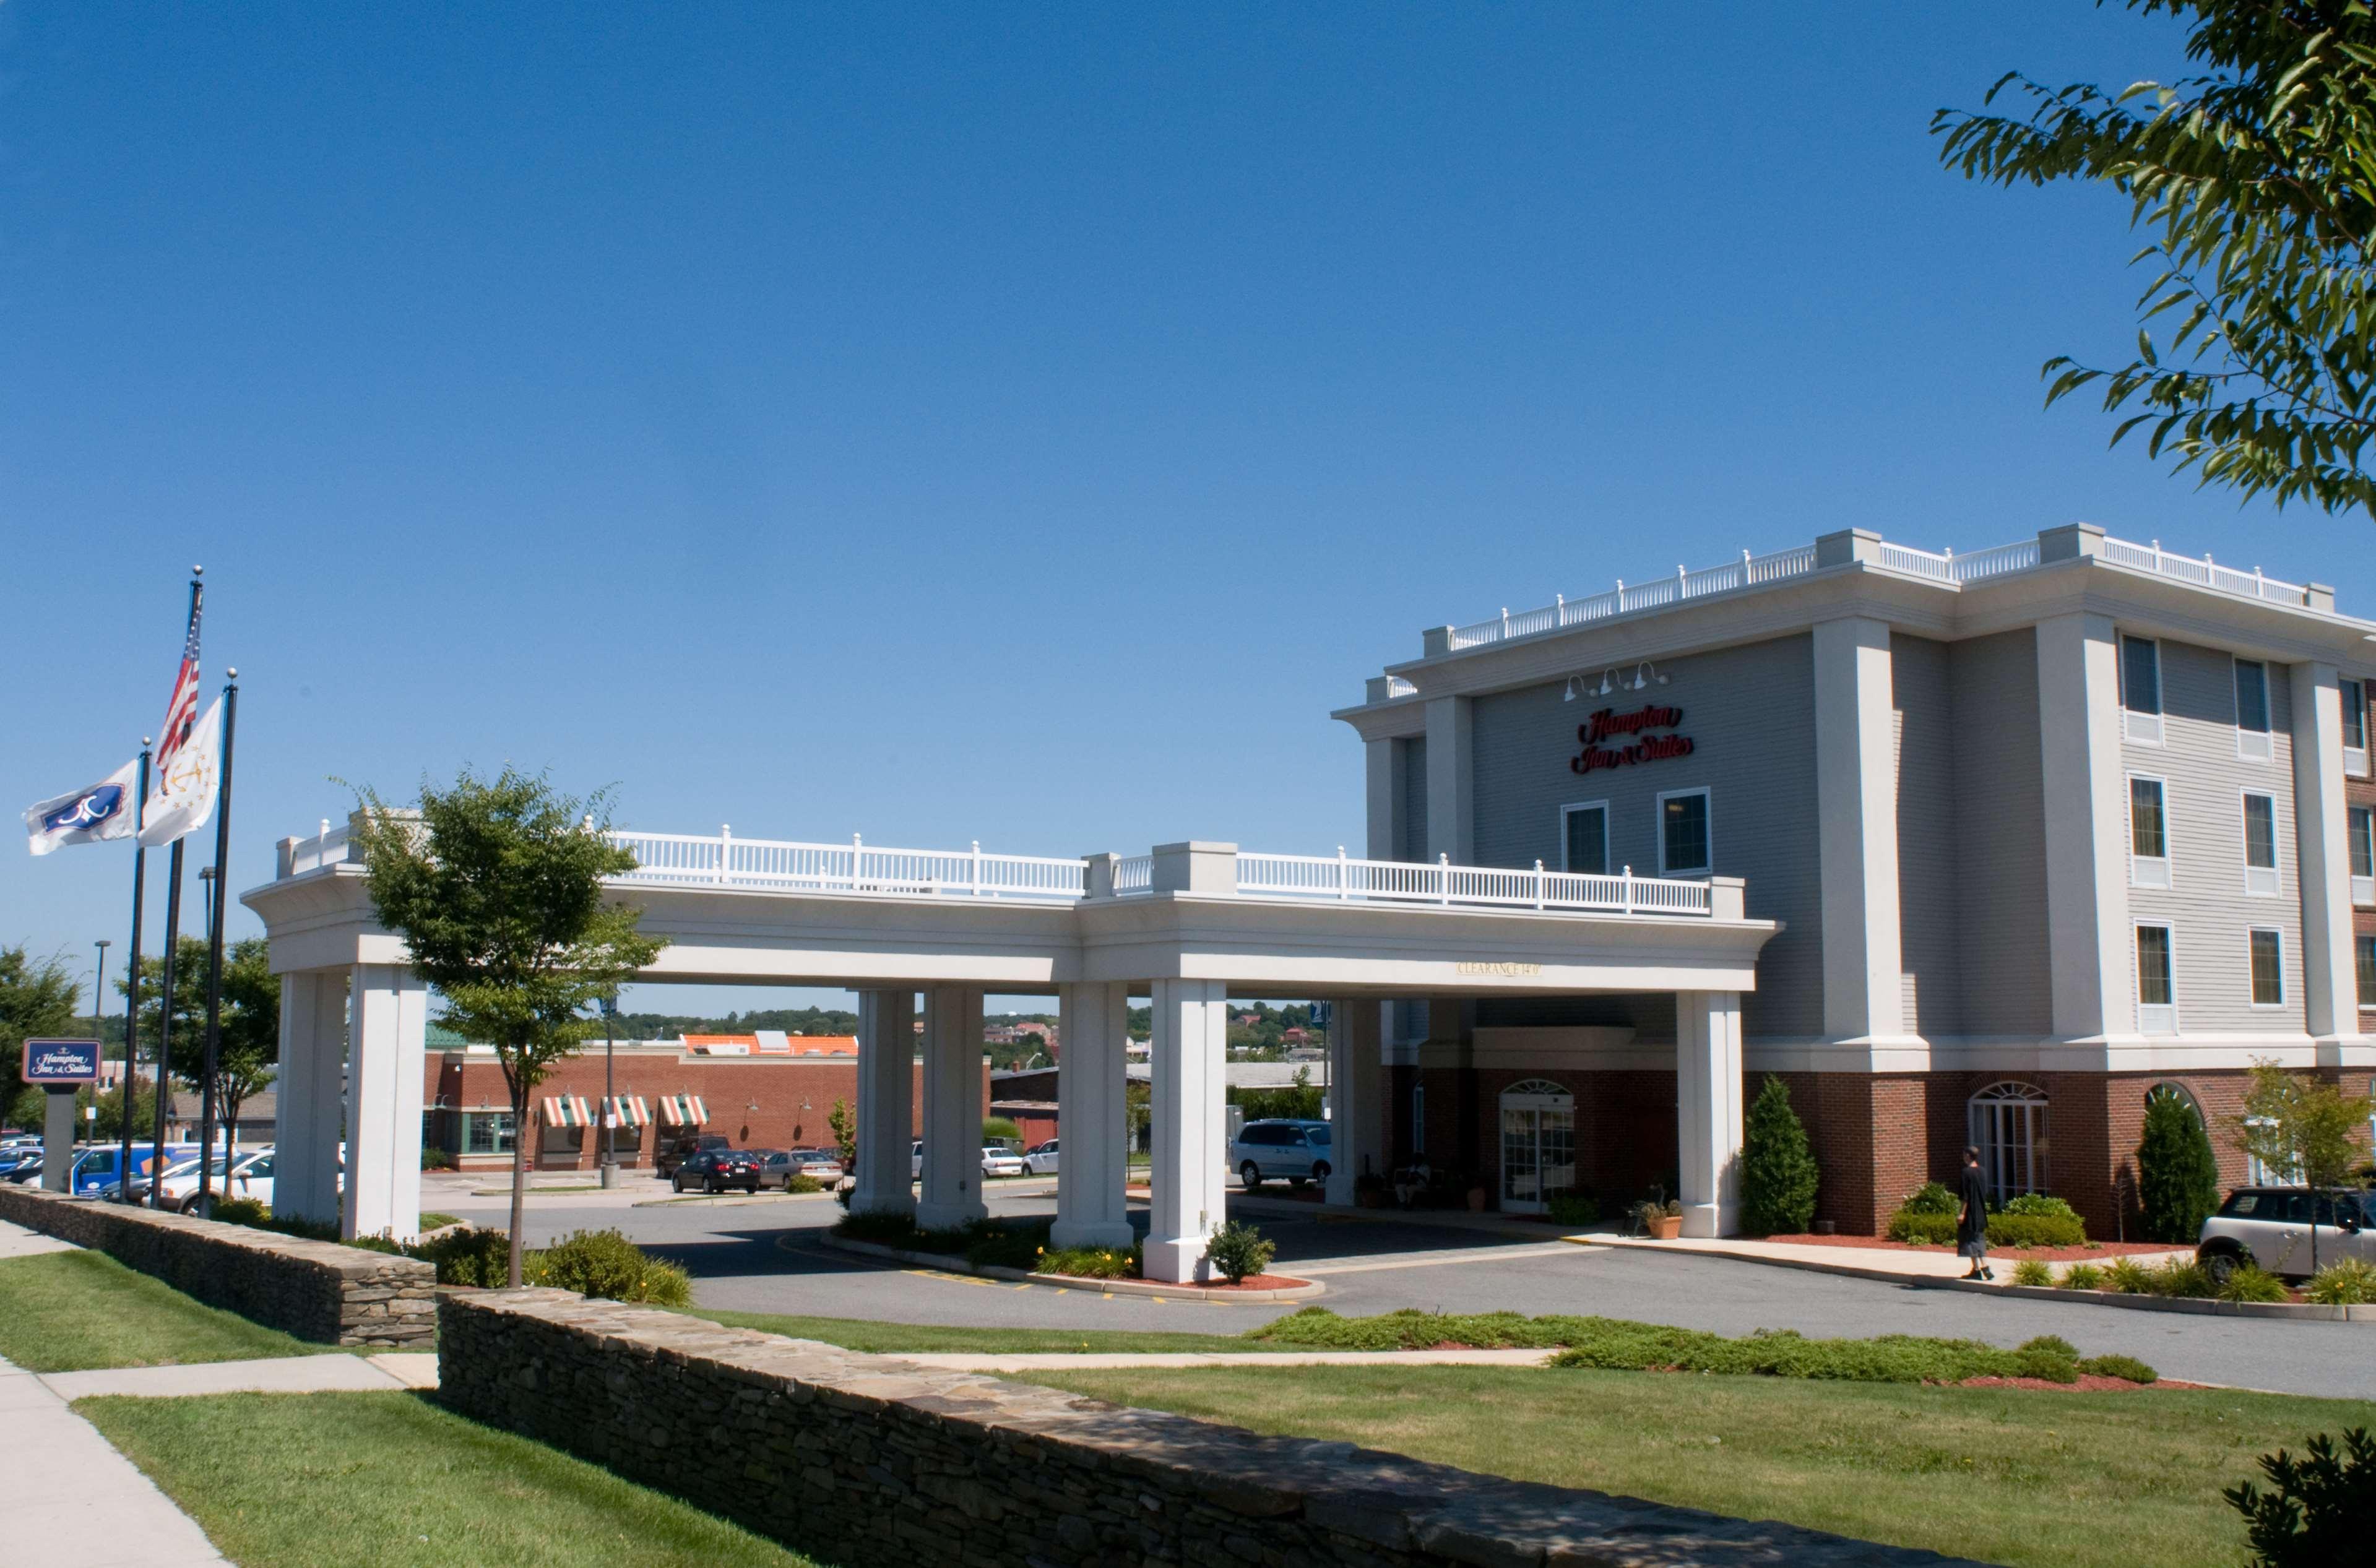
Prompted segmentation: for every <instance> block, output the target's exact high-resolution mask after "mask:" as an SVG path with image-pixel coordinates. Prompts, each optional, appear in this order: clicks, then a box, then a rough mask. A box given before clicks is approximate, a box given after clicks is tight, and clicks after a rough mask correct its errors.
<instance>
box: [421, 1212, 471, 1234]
mask: <svg viewBox="0 0 2376 1568" xmlns="http://www.w3.org/2000/svg"><path fill="white" fill-rule="evenodd" d="M461 1223H462V1217H461V1216H460V1215H458V1214H441V1213H439V1212H438V1211H437V1210H435V1209H434V1208H433V1209H429V1210H427V1211H425V1212H424V1213H423V1214H422V1217H421V1228H422V1229H423V1230H443V1229H446V1227H447V1226H448V1225H459V1224H461Z"/></svg>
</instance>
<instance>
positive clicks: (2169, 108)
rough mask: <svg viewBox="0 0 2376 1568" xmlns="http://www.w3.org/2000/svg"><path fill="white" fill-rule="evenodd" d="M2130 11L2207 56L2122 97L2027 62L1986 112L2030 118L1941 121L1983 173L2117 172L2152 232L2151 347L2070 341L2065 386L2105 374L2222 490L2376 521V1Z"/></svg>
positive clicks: (2060, 376)
mask: <svg viewBox="0 0 2376 1568" xmlns="http://www.w3.org/2000/svg"><path fill="white" fill-rule="evenodd" d="M2126 4H2127V5H2128V6H2129V7H2130V8H2131V9H2132V10H2136V11H2142V12H2145V13H2147V14H2152V13H2156V12H2168V13H2169V14H2170V15H2171V16H2173V17H2178V18H2188V26H2189V31H2188V35H2187V44H2186V52H2187V56H2188V58H2189V59H2191V60H2193V61H2197V62H2200V63H2203V64H2204V65H2207V66H2208V67H2209V68H2208V69H2207V70H2206V71H2205V72H2204V74H2202V75H2199V76H2192V77H2183V78H2181V79H2179V80H2176V81H2172V82H2167V83H2164V82H2156V81H2140V82H2136V83H2133V84H2132V85H2131V86H2129V87H2127V88H2124V89H2120V90H2118V91H2108V90H2107V89H2103V88H2101V87H2099V86H2096V85H2094V84H2089V83H2078V84H2073V85H2072V86H2068V87H2061V88H2051V87H2048V86H2046V85H2045V84H2043V83H2040V82H2037V81H2034V80H2032V79H2030V78H2029V77H2026V76H2024V75H2022V74H2021V73H2019V72H2017V71H2016V72H2012V73H2008V74H2007V75H2006V76H2004V77H2002V78H2000V79H1999V80H1998V82H1997V84H1996V86H1994V87H1993V88H1991V89H1989V93H1988V97H1987V99H1986V101H1985V103H1984V107H1990V106H1993V105H1995V104H1996V103H1997V101H1999V100H2000V99H2001V98H2004V97H2011V98H2012V99H2013V100H2014V101H2015V102H2016V103H2019V104H2026V109H2027V112H2026V113H1967V112H1965V111H1960V110H1952V109H1942V110H1940V111H1939V112H1938V113H1937V114H1936V115H1935V116H1934V117H1933V119H1932V121H1931V130H1932V132H1933V134H1934V135H1936V136H1938V137H1940V138H1941V140H1940V147H1939V157H1940V160H1941V162H1942V163H1943V164H1945V165H1946V166H1948V167H1949V168H1952V169H1955V170H1959V171H1960V172H1963V173H1964V174H1965V175H1966V177H1967V178H1970V179H1974V180H1980V181H1984V182H1986V183H1988V184H1998V185H2014V184H2034V185H2043V184H2048V183H2049V182H2052V181H2061V180H2073V181H2083V182H2088V183H2093V184H2103V185H2109V186H2110V187H2111V188H2112V189H2114V190H2116V191H2118V192H2119V193H2120V194H2121V195H2122V196H2126V197H2127V198H2128V201H2129V221H2130V226H2131V227H2132V229H2136V230H2138V231H2141V232H2144V234H2145V235H2146V236H2147V242H2148V243H2147V244H2145V246H2144V249H2142V250H2140V251H2138V252H2137V253H2136V255H2134V256H2132V258H2131V261H2132V265H2145V266H2150V267H2153V268H2154V269H2155V270H2154V276H2153V281H2152V282H2151V283H2150V284H2149V285H2148V286H2147V287H2146V289H2145V290H2144V293H2143V294H2142V295H2140V296H2139V298H2138V300H2137V305H2136V309H2137V351H2136V356H2135V358H2133V359H2132V360H2131V361H2130V362H2128V363H2126V364H2123V365H2118V366H2103V365H2094V364H2087V363H2084V362H2081V361H2079V360H2078V359H2075V358H2073V357H2072V356H2070V355H2057V356H2055V357H2054V358H2052V359H2049V360H2048V361H2047V362H2046V363H2045V365H2044V366H2043V367H2042V369H2041V372H2040V374H2041V375H2042V376H2043V377H2044V378H2045V379H2046V380H2047V383H2048V385H2047V392H2046V401H2047V403H2048V405H2049V406H2051V405H2053V404H2055V403H2057V402H2060V401H2061V399H2062V398H2066V397H2069V396H2071V395H2072V394H2073V393H2076V392H2078V391H2080V390H2081V389H2083V388H2089V387H2093V388H2097V389H2098V390H2100V392H2101V395H2102V399H2103V408H2104V410H2105V411H2106V412H2108V413H2114V414H2120V415H2121V416H2122V418H2121V422H2120V423H2119V424H2118V425H2117V426H2115V427H2114V429H2113V432H2112V438H2111V439H2112V444H2113V445H2119V444H2120V443H2121V441H2122V440H2124V439H2125V438H2127V437H2128V436H2129V435H2130V434H2132V433H2135V432H2138V431H2144V433H2145V449H2146V452H2147V454H2148V455H2149V456H2152V457H2156V458H2162V457H2167V458H2168V459H2170V460H2171V462H2172V466H2173V468H2174V469H2176V470H2177V471H2180V472H2182V471H2184V470H2186V469H2193V470H2194V471H2195V473H2196V475H2197V478H2198V480H2199V481H2200V482H2201V483H2202V484H2204V485H2209V484H2214V483H2216V484H2224V485H2227V486H2229V487H2231V488H2233V489H2235V490H2237V491H2238V492H2239V493H2241V494H2242V495H2244V496H2245V497H2248V498H2249V497H2251V496H2255V495H2261V494H2267V495H2269V496H2270V497H2272V498H2273V499H2274V500H2275V502H2276V503H2277V504H2278V505H2280V506H2283V505H2286V504H2287V502H2292V501H2302V502H2307V503H2308V504H2310V505H2316V506H2320V507H2323V508H2324V509H2325V510H2327V511H2329V512H2338V511H2345V510H2348V509H2350V508H2353V507H2357V508H2358V509H2359V510H2361V511H2363V512H2368V513H2370V514H2371V515H2376V474H2371V472H2370V467H2369V462H2368V458H2369V450H2368V446H2369V441H2370V436H2371V435H2376V18H2371V16H2370V8H2369V6H2368V5H2367V4H2366V3H2365V0H2126ZM2157 331H2158V332H2159V333H2160V336H2159V337H2158V338H2156V332H2157Z"/></svg>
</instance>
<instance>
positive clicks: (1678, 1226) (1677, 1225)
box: [1650, 1214, 1683, 1241]
mask: <svg viewBox="0 0 2376 1568" xmlns="http://www.w3.org/2000/svg"><path fill="white" fill-rule="evenodd" d="M1682 1233H1683V1217H1682V1216H1681V1215H1680V1214H1670V1215H1668V1216H1666V1217H1665V1218H1660V1219H1654V1220H1652V1221H1650V1234H1651V1235H1652V1236H1653V1237H1655V1238H1656V1239H1657V1240H1658V1241H1673V1240H1674V1239H1675V1238H1676V1237H1678V1236H1680V1235H1681V1234H1682Z"/></svg>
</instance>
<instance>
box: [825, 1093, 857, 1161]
mask: <svg viewBox="0 0 2376 1568" xmlns="http://www.w3.org/2000/svg"><path fill="white" fill-rule="evenodd" d="M825 1124H826V1126H827V1127H829V1128H831V1129H832V1130H833V1151H834V1153H835V1154H837V1155H838V1156H839V1157H840V1158H841V1168H842V1170H845V1171H847V1172H849V1174H850V1175H852V1176H855V1175H857V1174H858V1112H856V1111H852V1110H851V1109H850V1108H849V1101H848V1100H846V1099H837V1100H835V1101H834V1102H833V1109H832V1110H830V1111H826V1113H825Z"/></svg>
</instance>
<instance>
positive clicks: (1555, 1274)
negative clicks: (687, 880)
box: [422, 1173, 2376, 1398]
mask: <svg viewBox="0 0 2376 1568" xmlns="http://www.w3.org/2000/svg"><path fill="white" fill-rule="evenodd" d="M623 1182H624V1183H625V1184H624V1185H623V1186H622V1187H621V1188H620V1189H618V1190H616V1191H613V1192H609V1193H600V1192H576V1193H555V1194H545V1195H539V1196H535V1197H533V1198H531V1199H530V1201H529V1219H528V1233H529V1241H530V1242H531V1243H532V1244H537V1245H541V1244H544V1243H546V1242H548V1241H553V1240H555V1239H557V1238H559V1237H561V1236H564V1235H566V1234H568V1233H569V1232H570V1231H573V1230H578V1229H601V1228H606V1227H615V1228H617V1229H620V1230H622V1231H624V1232H625V1233H626V1235H627V1236H628V1237H629V1238H631V1239H632V1240H634V1241H636V1242H637V1243H639V1244H641V1245H643V1246H646V1247H648V1248H650V1249H651V1250H653V1251H654V1252H657V1253H662V1254H664V1255H666V1256H668V1257H670V1258H672V1259H674V1260H675V1261H676V1262H678V1263H681V1264H683V1265H684V1266H685V1267H687V1268H688V1269H690V1270H691V1271H692V1272H693V1274H694V1276H695V1297H696V1299H697V1300H699V1301H701V1302H703V1303H704V1304H705V1305H709V1306H715V1307H722V1308H729V1309H733V1310H737V1311H743V1312H761V1313H800V1314H807V1315H815V1316H824V1317H849V1318H873V1319H879V1320H884V1321H889V1322H900V1323H920V1324H974V1325H980V1326H990V1327H1016V1328H1024V1327H1040V1328H1083V1329H1088V1328H1105V1329H1137V1330H1150V1329H1193V1330H1196V1331H1200V1332H1205V1333H1218V1334H1230V1333H1238V1332H1241V1331H1242V1330H1245V1329H1248V1328H1252V1327H1254V1326H1256V1325H1258V1324H1263V1323H1265V1322H1268V1321H1269V1320H1270V1319H1272V1318H1274V1317H1277V1316H1278V1315H1280V1314H1282V1313H1289V1312H1293V1311H1296V1310H1298V1308H1299V1307H1300V1305H1301V1303H1298V1304H1296V1305H1279V1304H1251V1303H1250V1304H1243V1305H1241V1304H1238V1303H1234V1302H1228V1303H1223V1302H1209V1301H1187V1300H1159V1299H1153V1298H1147V1297H1140V1296H1109V1295H1107V1294H1105V1293H1104V1292H1102V1291H1099V1290H1098V1289H1095V1288H1093V1287H1082V1286H1072V1287H1066V1286H1057V1285H1041V1284H1018V1283H1016V1282H1013V1281H991V1280H981V1279H975V1278H971V1277H966V1276H961V1275H954V1274H946V1273H942V1272H939V1271H936V1270H927V1269H905V1268H900V1267H898V1266H897V1265H882V1264H876V1263H873V1262H870V1261H867V1260H863V1259H860V1258H856V1257H852V1256H849V1255H848V1254H846V1253H838V1252H835V1251H832V1250H830V1249H829V1248H827V1247H826V1246H825V1245H823V1238H824V1233H825V1231H826V1229H828V1228H829V1227H830V1226H831V1225H832V1224H833V1223H834V1221H835V1220H837V1219H838V1218H840V1214H841V1209H840V1207H839V1206H838V1205H837V1204H836V1203H834V1202H833V1201H832V1200H831V1199H830V1198H826V1197H822V1196H810V1197H783V1196H762V1197H759V1198H757V1199H755V1200H753V1199H746V1198H743V1197H740V1196H739V1195H738V1196H735V1197H730V1198H723V1199H712V1200H689V1201H677V1202H662V1201H659V1200H663V1199H666V1198H667V1197H668V1195H669V1194H668V1189H667V1186H666V1184H665V1183H663V1182H659V1181H656V1180H654V1179H652V1178H651V1177H649V1176H642V1177H623ZM496 1184H497V1182H495V1181H494V1180H493V1179H491V1178H490V1177H489V1175H487V1174H486V1173H472V1174H470V1175H468V1176H455V1175H452V1174H436V1175H428V1176H424V1177H423V1179H422V1207H424V1208H430V1209H442V1210H445V1211H446V1212H448V1213H452V1214H457V1215H460V1216H462V1217H463V1218H466V1219H469V1220H470V1221H472V1222H474V1223H479V1224H491V1225H501V1224H502V1223H503V1222H504V1218H505V1203H506V1200H505V1199H503V1198H500V1197H475V1196H472V1195H471V1193H472V1191H473V1190H474V1189H481V1188H487V1187H491V1186H493V1185H496ZM990 1206H991V1211H992V1214H993V1215H999V1216H1015V1217H1031V1218H1044V1217H1047V1216H1051V1215H1052V1214H1053V1213H1054V1212H1055V1183H1054V1182H1052V1181H1049V1180H1041V1179H1029V1180H1018V1181H1007V1182H997V1183H995V1184H993V1185H992V1187H991V1189H990ZM1256 1210H1258V1211H1259V1212H1255V1211H1256ZM1240 1217H1241V1218H1248V1219H1251V1220H1252V1221H1253V1223H1255V1224H1257V1225H1259V1226H1260V1227H1261V1228H1262V1230H1263V1233H1264V1234H1265V1235H1266V1236H1268V1237H1270V1238H1271V1239H1272V1240H1274V1241H1277V1243H1278V1259H1277V1263H1276V1265H1274V1267H1275V1268H1276V1269H1277V1271H1279V1272H1282V1273H1289V1274H1295V1275H1299V1276H1301V1277H1309V1278H1315V1279H1319V1280H1322V1281H1323V1282H1325V1284H1326V1285H1327V1287H1328V1289H1327V1293H1326V1294H1325V1296H1323V1297H1321V1298H1320V1301H1319V1304H1321V1305H1325V1306H1327V1307H1329V1308H1331V1309H1333V1310H1335V1311H1337V1312H1339V1313H1347V1314H1348V1315H1350V1314H1356V1313H1381V1312H1393V1311H1396V1310H1400V1309H1403V1308H1416V1309H1421V1310H1426V1311H1443V1312H1455V1313H1464V1312H1503V1311H1506V1312H1516V1313H1527V1314H1529V1315H1533V1314H1538V1313H1596V1314H1599V1315H1603V1316H1609V1317H1620V1318H1632V1319H1637V1320H1641V1321H1645V1322H1652V1323H1666V1324H1676V1325H1678V1326H1681V1327H1688V1328H1699V1329H1707V1330H1711V1331H1714V1332H1717V1333H1723V1334H1745V1333H1748V1332H1749V1331H1751V1330H1752V1329H1757V1328H1792V1329H1797V1330H1799V1331H1800V1332H1801V1333H1803V1334H1809V1335H1870V1334H1891V1333H1899V1334H1927V1335H1946V1336H1959V1337H1969V1338H1974V1339H1983V1340H1987V1341H1989V1342H1990V1343H1992V1344H1998V1345H2006V1346H2011V1345H2015V1344H2018V1343H2020V1342H2021V1341H2022V1340H2025V1339H2027V1338H2029V1337H2030V1336H2033V1335H2038V1334H2059V1335H2061V1336H2064V1337H2065V1338H2068V1339H2070V1340H2071V1341H2072V1342H2073V1344H2075V1345H2077V1346H2078V1347H2079V1348H2081V1349H2082V1350H2083V1351H2085V1352H2086V1353H2088V1354H2097V1353H2102V1352H2108V1351H2115V1350H2118V1351H2125V1352H2127V1353H2129V1354H2132V1355H2136V1356H2140V1357H2143V1358H2144V1360H2148V1361H2151V1362H2152V1363H2153V1364H2154V1365H2155V1366H2156V1367H2157V1368H2158V1369H2160V1371H2161V1372H2162V1373H2163V1374H2164V1375H2165V1376H2168V1377H2172V1378H2180V1379H2185V1380H2188V1381H2192V1382H2201V1383H2214V1384H2232V1385H2237V1386H2241V1387H2250V1388H2264V1389H2270V1390H2274V1391H2276V1392H2280V1393H2296V1394H2320V1395H2329V1396H2353V1397H2361V1398H2368V1397H2376V1354H2371V1351H2376V1335H2371V1333H2370V1325H2368V1324H2352V1323H2289V1322H2274V1321H2269V1320H2255V1319H2240V1318H2222V1317H2207V1316H2195V1315H2181V1314H2175V1313H2156V1312H2140V1311H2131V1310H2124V1309H2121V1308H2118V1307H2105V1306H2095V1305H2089V1304H2085V1303H2077V1302H2062V1301H2027V1300H2021V1299H2017V1298H1992V1297H1989V1296H1982V1295H1976V1294H1971V1293H1967V1292H1961V1291H1952V1290H1937V1289H1919V1288H1913V1287H1908V1286H1901V1285H1894V1284H1888V1283H1884V1282H1881V1281H1876V1280H1867V1279H1855V1278H1847V1277H1839V1276H1834V1275H1824V1274H1815V1273H1808V1272H1804V1271H1801V1270H1797V1269H1786V1268H1775V1267H1768V1266H1764V1265H1757V1264H1748V1263H1739V1262H1733V1261H1729V1260H1722V1259H1710V1258H1695V1257H1689V1256H1682V1255H1677V1254H1673V1253H1650V1252H1644V1251H1619V1250H1616V1249H1611V1248H1605V1247H1580V1246H1575V1245H1572V1244H1570V1243H1567V1242H1563V1241H1558V1240H1556V1239H1555V1237H1554V1236H1553V1233H1552V1232H1550V1230H1548V1229H1544V1230H1541V1231H1536V1232H1531V1233H1530V1232H1527V1231H1517V1232H1515V1233H1504V1232H1503V1231H1502V1230H1499V1229H1495V1230H1483V1229H1474V1228H1470V1227H1467V1226H1463V1225H1458V1224H1457V1223H1456V1221H1455V1223H1453V1224H1445V1223H1435V1222H1431V1219H1430V1218H1429V1217H1428V1216H1425V1215H1417V1216H1403V1215H1399V1214H1395V1213H1391V1212H1388V1213H1382V1214H1376V1215H1370V1214H1364V1215H1361V1216H1359V1217H1355V1216H1349V1215H1337V1214H1333V1213H1322V1212H1321V1211H1319V1210H1317V1209H1309V1210H1306V1209H1304V1208H1302V1207H1301V1206H1297V1205H1294V1204H1290V1203H1279V1202H1274V1201H1265V1200H1257V1202H1255V1203H1253V1204H1243V1205H1242V1206H1241V1213H1240ZM1133 1218H1134V1219H1135V1221H1137V1223H1138V1224H1139V1225H1140V1226H1141V1227H1142V1229H1143V1228H1144V1226H1145V1223H1146V1221H1145V1216H1144V1213H1143V1212H1142V1211H1139V1210H1134V1212H1133ZM1458 1218H1459V1219H1464V1220H1465V1219H1466V1218H1467V1217H1466V1216H1461V1217H1458ZM1513 1229H1515V1228H1513Z"/></svg>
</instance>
